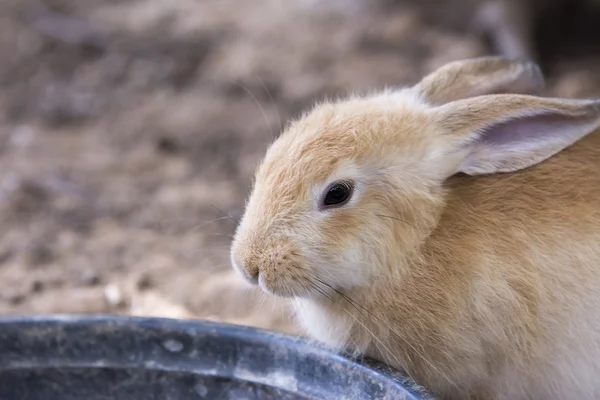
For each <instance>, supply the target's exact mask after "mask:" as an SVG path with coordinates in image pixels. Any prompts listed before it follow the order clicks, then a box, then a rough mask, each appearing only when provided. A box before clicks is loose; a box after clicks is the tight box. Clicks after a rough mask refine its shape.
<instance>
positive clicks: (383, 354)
mask: <svg viewBox="0 0 600 400" xmlns="http://www.w3.org/2000/svg"><path fill="white" fill-rule="evenodd" d="M542 87H543V76H541V73H540V70H539V68H537V65H536V64H535V63H533V62H530V61H527V60H513V59H507V58H502V57H482V58H475V59H467V60H459V61H454V62H451V63H449V64H447V65H444V66H442V67H440V68H439V69H437V70H435V71H433V72H431V73H430V74H429V75H427V76H426V77H425V78H423V79H422V80H421V81H420V82H418V83H416V84H415V85H413V86H410V87H404V88H398V89H389V88H388V89H385V90H382V91H379V92H375V93H371V94H368V95H363V96H358V95H350V96H348V97H344V98H340V99H337V100H334V101H324V102H321V103H318V104H317V105H316V106H315V107H314V108H313V109H312V110H310V111H308V112H307V113H306V114H304V115H303V116H302V117H300V118H298V119H297V120H295V121H293V122H291V123H290V124H289V125H288V126H287V127H286V129H285V130H284V132H282V134H281V135H280V136H279V137H278V138H277V139H275V140H274V142H273V143H271V145H270V146H269V148H268V150H267V151H266V154H265V156H264V159H263V160H262V162H261V163H260V165H259V166H258V169H257V171H256V176H255V181H254V184H253V187H252V190H251V193H250V196H249V198H248V199H247V202H246V205H245V209H244V212H243V215H242V218H241V220H240V223H239V225H238V227H237V228H236V232H235V235H234V237H233V241H232V243H231V263H232V267H233V268H234V269H235V270H236V271H237V272H238V273H239V274H240V275H241V276H242V277H244V279H245V280H247V281H248V282H249V283H250V284H253V285H258V286H259V287H260V288H261V289H262V290H263V291H264V292H265V293H267V294H270V295H273V296H277V297H279V298H287V299H288V300H289V301H290V302H292V303H293V305H294V313H295V317H296V319H297V321H298V322H299V325H300V326H301V327H302V328H303V330H304V331H305V332H306V334H307V335H308V336H310V337H311V338H313V339H315V340H317V341H319V342H322V343H324V344H325V345H328V346H331V347H332V348H334V349H337V350H339V351H344V352H350V353H354V354H355V355H357V356H360V355H366V356H370V357H374V358H376V359H379V360H381V361H383V362H385V363H387V364H389V365H391V366H392V367H395V368H398V369H400V370H403V371H405V372H406V373H407V374H408V375H409V376H410V377H412V378H413V379H414V380H415V381H417V382H418V383H420V384H422V385H423V386H425V387H426V388H428V389H429V390H430V391H431V392H432V393H433V394H434V395H436V396H437V397H439V398H440V399H452V400H453V399H486V400H487V399H492V400H500V399H503V400H506V399H510V400H521V399H523V400H525V399H545V400H553V399H557V400H558V399H561V400H564V399H598V398H600V379H598V376H600V130H599V129H598V127H599V125H600V100H592V99H559V98H546V97H541V96H538V95H537V94H536V93H538V92H539V91H540V90H541V88H542Z"/></svg>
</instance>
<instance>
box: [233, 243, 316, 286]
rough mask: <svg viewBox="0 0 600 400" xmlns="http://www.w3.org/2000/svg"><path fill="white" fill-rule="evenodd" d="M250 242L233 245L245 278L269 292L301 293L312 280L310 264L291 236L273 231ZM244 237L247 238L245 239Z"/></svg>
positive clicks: (234, 253)
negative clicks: (274, 233) (304, 260)
mask: <svg viewBox="0 0 600 400" xmlns="http://www.w3.org/2000/svg"><path fill="white" fill-rule="evenodd" d="M254 239H255V240H252V241H251V243H250V244H248V243H246V244H245V245H238V244H237V241H236V243H234V245H233V251H232V254H231V263H232V265H233V267H234V268H235V269H236V270H237V271H238V272H239V273H240V274H241V275H242V276H243V277H244V279H245V280H246V281H247V282H249V283H251V284H254V285H258V286H260V288H261V289H262V290H263V291H265V292H267V293H269V294H274V295H278V296H283V297H290V296H301V295H303V294H304V291H306V289H307V284H306V282H307V281H309V280H310V276H309V269H308V266H306V265H304V263H303V262H302V261H303V258H302V256H301V255H300V252H299V251H298V250H297V249H296V247H295V246H294V245H293V243H292V240H291V239H290V238H288V237H281V236H278V235H271V236H269V237H268V238H261V239H260V240H256V238H254ZM241 241H242V242H243V241H244V240H243V239H242V240H241Z"/></svg>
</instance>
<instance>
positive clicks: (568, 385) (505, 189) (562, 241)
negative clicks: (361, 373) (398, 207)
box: [297, 130, 600, 400]
mask: <svg viewBox="0 0 600 400" xmlns="http://www.w3.org/2000/svg"><path fill="white" fill-rule="evenodd" d="M447 188H448V192H447V194H446V204H445V205H444V206H443V214H442V217H441V219H440V223H439V225H438V226H437V228H436V229H434V230H433V231H432V233H431V235H429V237H428V238H427V239H426V240H425V241H424V242H423V246H422V247H421V249H420V250H419V251H417V252H416V254H414V255H412V256H411V257H409V258H408V259H407V260H406V262H407V263H410V264H412V265H411V266H409V267H404V268H403V269H408V270H410V271H416V272H415V273H414V274H411V276H408V277H403V279H398V280H394V281H390V280H388V279H385V278H386V277H385V276H384V277H383V279H381V280H376V281H375V282H374V283H373V285H372V286H370V287H369V288H368V289H365V290H364V291H363V293H360V292H352V293H351V294H348V295H350V296H352V299H353V300H354V301H356V302H357V303H358V304H360V306H358V305H357V306H352V305H350V304H349V303H348V302H347V301H346V300H344V299H341V298H340V299H338V300H337V301H336V302H335V305H332V304H330V303H329V302H320V301H316V302H315V301H313V300H297V302H298V303H299V304H298V307H297V312H298V316H299V319H300V321H301V322H302V323H303V325H304V327H305V328H306V329H307V330H308V332H309V333H310V334H312V335H313V336H314V337H316V338H317V339H320V340H322V341H325V342H327V343H329V344H331V345H334V346H336V347H345V346H347V345H348V344H349V343H347V341H351V343H350V344H351V345H352V346H357V347H358V350H360V351H361V352H366V353H370V354H373V355H376V356H377V357H378V358H380V359H383V360H385V361H386V362H388V363H389V364H391V365H395V366H398V367H402V368H405V369H406V370H408V371H409V372H411V374H412V375H413V376H414V377H415V379H417V381H419V382H427V383H428V385H427V386H428V387H429V388H430V389H431V390H433V391H434V392H436V393H438V394H440V395H441V396H442V395H444V396H443V398H452V399H465V398H468V397H467V394H468V393H471V395H472V396H473V398H476V399H487V398H493V399H496V398H502V399H510V400H519V399H595V398H598V396H599V395H600V380H598V378H597V377H598V376H600V130H599V131H596V132H595V133H593V134H590V135H589V136H588V137H586V138H584V139H582V140H581V141H580V142H579V143H576V144H574V145H573V146H572V147H570V148H569V149H566V150H565V151H563V152H561V153H559V154H557V155H556V156H554V157H553V158H551V159H549V160H547V161H545V162H543V163H541V164H539V165H536V166H534V167H531V168H530V169H528V170H524V171H521V172H517V173H513V174H509V175H490V176H477V177H471V176H466V175H462V176H456V177H453V178H451V179H450V180H449V181H448V182H447ZM440 288H443V289H444V290H443V291H440V290H439V289H440ZM373 293H377V295H375V296H374V295H373ZM394 293H401V294H402V295H401V296H398V295H395V294H394ZM363 307H364V308H363ZM350 314H351V316H350ZM390 327H394V329H393V330H392V329H390ZM350 338H352V339H350ZM417 344H418V345H417ZM457 365H459V366H460V367H458V368H457ZM480 382H488V383H489V384H490V385H492V386H491V387H482V388H478V385H480ZM489 391H494V392H496V391H497V392H498V393H502V394H503V397H494V396H492V395H491V393H489Z"/></svg>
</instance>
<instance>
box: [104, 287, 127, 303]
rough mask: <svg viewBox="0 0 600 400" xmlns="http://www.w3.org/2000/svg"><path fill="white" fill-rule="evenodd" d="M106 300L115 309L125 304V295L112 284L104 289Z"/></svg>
mask: <svg viewBox="0 0 600 400" xmlns="http://www.w3.org/2000/svg"><path fill="white" fill-rule="evenodd" d="M104 298H105V299H106V302H107V303H108V304H109V305H111V306H113V307H116V306H119V305H121V304H123V293H122V292H121V289H119V287H118V286H117V285H115V284H112V283H111V284H109V285H106V286H105V287H104Z"/></svg>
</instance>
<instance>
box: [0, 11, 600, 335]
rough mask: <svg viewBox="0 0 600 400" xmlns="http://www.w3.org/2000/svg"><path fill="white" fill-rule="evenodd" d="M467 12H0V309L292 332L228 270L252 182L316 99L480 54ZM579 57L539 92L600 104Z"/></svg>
mask: <svg viewBox="0 0 600 400" xmlns="http://www.w3.org/2000/svg"><path fill="white" fill-rule="evenodd" d="M461 1H462V0H456V3H457V5H453V6H452V7H451V8H450V9H449V11H444V12H440V9H439V8H438V6H437V5H436V2H435V1H433V0H428V1H422V2H419V1H407V2H398V1H397V2H394V1H391V0H387V1H383V0H377V1H375V0H369V1H366V0H363V1H360V0H344V1H342V0H339V1H338V0H329V1H327V2H324V1H316V0H293V1H292V0H279V1H277V0H262V1H256V0H236V1H233V0H212V1H210V0H207V1H200V0H178V1H164V0H52V1H50V0H47V1H46V2H45V3H41V2H35V1H33V0H2V1H1V2H0V54H2V57H0V285H1V286H0V287H1V289H0V313H1V314H4V315H7V314H42V313H120V314H135V315H155V316H167V317H190V318H207V319H215V320H224V321H229V322H235V323H241V324H248V325H254V326H260V327H268V328H273V329H281V330H284V331H294V330H295V328H294V327H293V325H292V324H290V322H289V318H288V310H287V308H286V307H287V305H286V304H285V303H284V302H281V301H274V300H273V299H265V298H262V296H261V295H260V294H258V293H256V292H255V291H253V290H250V289H248V288H246V286H245V284H243V283H242V282H241V281H240V280H239V279H238V278H237V277H236V276H235V275H233V273H232V272H231V268H230V265H229V253H228V251H229V249H228V247H229V242H230V240H231V239H230V235H231V234H232V233H233V232H234V229H235V220H236V218H238V217H239V216H240V214H241V212H242V207H243V204H244V199H245V197H246V195H247V194H248V191H249V188H250V182H251V178H252V173H253V169H254V167H255V166H256V164H257V162H258V161H259V160H260V158H261V156H262V154H263V152H264V150H265V148H266V146H267V145H268V143H269V142H270V140H271V139H272V138H273V137H274V136H275V135H276V133H277V132H278V131H279V130H280V129H281V127H282V124H284V123H285V122H286V121H287V120H289V119H290V118H293V117H295V116H297V115H298V114H299V113H300V112H301V111H302V110H303V109H305V108H306V107H308V106H309V105H310V104H312V103H313V102H314V101H316V100H319V99H321V98H323V97H324V96H332V95H338V94H343V93H347V92H357V91H358V92H362V91H366V90H372V89H375V88H380V87H383V86H394V85H406V84H411V83H414V82H415V81H416V80H417V79H419V77H421V76H422V75H423V74H424V73H426V72H429V71H431V70H432V69H434V68H436V67H438V66H440V65H442V64H444V63H446V62H448V61H451V60H455V59H460V58H467V57H474V56H479V55H485V54H489V53H490V51H491V50H490V48H489V47H488V45H487V44H486V43H485V42H484V41H483V40H482V39H481V38H478V37H475V36H473V35H470V34H469V33H468V31H467V28H465V26H468V24H466V23H465V18H467V17H468V15H469V13H470V11H471V10H472V6H469V5H467V4H466V3H469V2H466V3H464V4H463V3H461ZM459 3H460V4H459ZM470 3H473V1H471V2H470ZM44 4H45V5H44ZM461 4H462V5H461ZM432 11H437V12H432ZM555 25H560V24H559V23H557V24H555ZM580 34H583V35H585V33H581V32H580ZM578 43H579V42H578ZM572 44H573V42H571V44H570V45H563V46H562V47H561V49H562V50H560V49H558V46H559V45H558V44H556V46H557V48H556V49H555V48H554V45H553V44H552V43H551V44H550V45H548V44H546V47H545V48H546V49H549V50H547V57H546V59H547V60H548V64H547V69H548V71H549V76H548V83H549V93H551V94H555V95H560V96H566V97H573V96H600V74H599V73H598V71H600V56H598V55H597V54H594V53H593V52H591V51H588V50H589V49H587V48H584V47H582V49H584V50H582V51H579V52H576V51H573V49H574V48H579V47H581V46H579V47H578V46H573V45H572ZM567 50H569V51H567ZM229 217H231V218H229Z"/></svg>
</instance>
